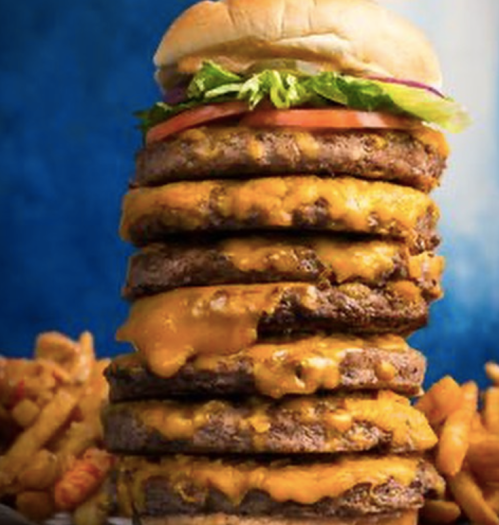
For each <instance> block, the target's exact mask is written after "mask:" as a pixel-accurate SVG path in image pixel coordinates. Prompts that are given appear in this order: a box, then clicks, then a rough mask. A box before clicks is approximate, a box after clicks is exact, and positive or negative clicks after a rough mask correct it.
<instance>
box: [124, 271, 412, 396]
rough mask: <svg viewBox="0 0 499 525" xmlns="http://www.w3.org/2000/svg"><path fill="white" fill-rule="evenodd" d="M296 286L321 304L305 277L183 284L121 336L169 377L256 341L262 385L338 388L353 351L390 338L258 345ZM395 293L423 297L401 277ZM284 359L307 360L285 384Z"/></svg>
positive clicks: (137, 316) (137, 310)
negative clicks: (265, 324) (261, 328)
mask: <svg viewBox="0 0 499 525" xmlns="http://www.w3.org/2000/svg"><path fill="white" fill-rule="evenodd" d="M404 283H405V284H404ZM343 286H344V288H345V290H343V291H344V292H346V293H350V288H351V287H350V288H348V287H349V286H350V285H343ZM290 287H292V289H293V292H294V293H297V294H298V295H299V296H300V300H301V302H302V304H303V305H305V307H307V308H309V309H310V310H316V309H317V305H318V298H317V296H316V294H317V289H316V288H315V287H313V286H309V285H307V284H303V283H299V284H291V285H290V284H287V285H274V284H268V285H245V286H238V285H232V286H224V287H202V288H181V289H177V290H174V291H172V292H166V293H163V294H158V295H154V296H152V297H147V298H144V299H141V300H139V301H137V302H136V303H134V305H133V306H132V309H131V312H130V315H129V318H128V320H127V321H126V323H125V324H124V325H123V326H122V327H121V328H120V329H119V330H118V333H117V339H118V340H120V341H126V342H129V343H131V344H133V345H134V346H135V348H136V349H137V350H138V351H139V352H140V353H141V354H142V355H143V356H144V357H145V359H146V362H147V364H148V366H149V368H150V369H151V371H152V372H154V373H155V374H157V375H159V376H162V377H170V376H172V375H174V374H175V373H176V372H177V371H178V370H179V369H180V368H181V367H182V366H183V365H184V364H185V363H186V362H187V361H188V360H189V359H191V358H197V357H198V356H213V355H218V356H220V355H230V354H236V353H238V352H240V351H242V350H244V349H248V348H250V350H248V351H247V353H248V355H249V356H250V357H251V358H253V359H254V368H255V375H256V377H257V381H258V386H259V387H260V388H262V390H266V391H271V392H272V394H271V395H276V396H278V395H279V393H280V391H281V390H282V391H295V392H312V391H314V389H316V388H317V387H318V386H324V387H325V388H334V386H335V385H336V384H337V383H338V380H339V369H338V365H339V362H340V361H341V360H342V358H343V356H344V353H345V352H346V351H347V350H348V351H351V350H353V349H355V348H358V349H359V348H360V349H362V348H364V347H365V344H366V342H367V343H368V344H370V343H372V341H377V342H378V343H379V342H381V341H385V340H384V339H375V340H361V339H356V338H352V337H349V336H344V337H342V336H335V337H333V338H322V337H318V338H312V339H306V340H302V341H297V342H295V343H290V344H289V343H288V344H287V345H284V346H281V347H279V348H276V346H275V345H274V344H271V345H256V346H254V345H255V343H257V338H258V333H257V329H258V322H259V320H260V319H261V317H262V316H263V315H269V314H272V313H273V312H274V310H275V308H276V307H277V305H278V304H279V303H280V302H281V299H282V297H283V294H284V293H285V291H286V290H288V289H289V288H290ZM353 289H354V288H352V290H353ZM391 293H395V294H399V295H401V299H402V300H409V301H412V300H413V299H418V298H419V297H420V295H419V294H420V291H419V289H418V288H417V287H415V285H413V283H411V282H407V283H406V282H405V281H401V282H400V283H398V285H397V283H393V284H392V285H391ZM374 344H377V343H374ZM381 344H383V343H381ZM398 344H399V345H400V343H398ZM274 356H275V357H274ZM280 360H281V361H287V364H288V365H290V364H291V361H293V362H294V363H295V365H299V366H300V373H299V374H297V372H296V371H297V368H296V366H295V367H294V371H293V372H292V375H290V374H289V373H285V374H284V375H283V374H282V373H281V374H280V378H281V380H283V382H282V384H281V385H279V386H277V385H276V381H275V377H276V376H275V375H274V374H275V373H277V372H279V370H281V371H283V367H282V365H281V364H280V362H279V361H280ZM298 375H299V376H300V377H298Z"/></svg>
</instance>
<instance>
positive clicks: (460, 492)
mask: <svg viewBox="0 0 499 525" xmlns="http://www.w3.org/2000/svg"><path fill="white" fill-rule="evenodd" d="M448 485H449V488H450V491H451V492H452V494H453V496H454V498H455V500H456V501H457V503H458V504H459V506H460V507H461V508H462V509H463V512H464V513H465V514H466V516H468V518H469V519H470V520H471V521H472V522H473V523H474V524H475V525H499V517H498V516H497V514H496V513H495V512H494V510H493V509H492V508H491V506H490V505H489V504H488V503H487V502H486V501H485V498H484V495H483V493H482V490H481V489H480V487H479V486H478V484H477V482H476V481H475V479H474V477H473V476H472V474H471V473H470V472H468V471H466V470H462V471H461V472H459V473H458V474H457V475H456V476H454V477H452V478H450V479H449V480H448Z"/></svg>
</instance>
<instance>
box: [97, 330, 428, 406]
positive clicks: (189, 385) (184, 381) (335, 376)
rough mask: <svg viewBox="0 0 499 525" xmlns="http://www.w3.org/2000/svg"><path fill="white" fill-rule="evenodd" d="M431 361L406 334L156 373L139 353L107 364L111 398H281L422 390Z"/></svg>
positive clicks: (256, 350)
mask: <svg viewBox="0 0 499 525" xmlns="http://www.w3.org/2000/svg"><path fill="white" fill-rule="evenodd" d="M425 370H426V359H425V357H424V356H423V354H421V353H420V352H418V351H416V350H413V349H412V348H410V347H409V346H408V345H407V343H406V342H405V340H404V339H403V338H401V337H397V336H392V335H385V336H375V337H363V338H358V337H355V336H351V335H346V334H341V335H340V334H337V335H333V336H328V337H327V336H315V337H305V338H301V339H295V340H292V341H285V342H284V341H282V342H277V341H273V342H271V343H267V344H262V343H261V344H256V345H253V346H250V347H248V348H245V349H244V350H242V351H240V352H237V353H235V354H232V355H220V354H216V353H215V354H212V355H205V356H203V355H201V356H198V357H195V358H193V359H191V360H189V361H188V362H187V363H186V364H185V365H184V366H182V367H181V368H180V369H179V370H178V371H177V372H176V373H175V374H174V375H173V376H171V377H159V376H157V375H155V374H153V373H152V372H151V371H150V369H149V368H148V367H147V365H146V362H145V359H144V358H143V357H142V356H141V355H140V354H139V353H137V352H135V353H133V354H127V355H123V356H120V357H117V358H115V359H114V360H113V361H112V363H111V365H110V366H109V367H108V368H107V369H106V371H105V375H106V378H107V380H108V382H109V386H110V392H109V395H110V399H111V401H112V402H118V401H127V400H128V401H133V400H141V399H166V398H171V397H178V398H182V397H188V398H190V399H191V398H193V397H202V398H205V397H224V396H229V397H233V396H245V395H246V396H247V395H255V394H261V395H265V396H269V397H273V398H280V397H282V396H284V395H287V394H314V393H316V392H318V391H324V392H325V391H334V390H337V389H341V390H344V391H356V390H371V389H374V390H380V389H390V390H393V391H395V392H399V393H402V394H405V395H412V394H416V393H418V392H419V390H420V388H421V384H422V382H423V379H424V374H425Z"/></svg>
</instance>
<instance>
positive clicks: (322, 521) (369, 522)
mask: <svg viewBox="0 0 499 525" xmlns="http://www.w3.org/2000/svg"><path fill="white" fill-rule="evenodd" d="M135 519H136V522H137V525H418V512H417V511H415V510H409V511H396V512H390V513H386V514H372V515H363V516H361V517H359V516H343V517H341V518H332V517H326V518H323V517H318V516H314V517H311V518H305V519H304V518H293V517H289V516H288V517H282V516H270V517H269V516H237V515H234V514H223V513H221V512H218V513H215V514H194V515H185V514H184V515H182V514H170V515H165V516H161V517H155V518H154V517H150V516H149V517H148V516H146V517H142V518H141V517H135Z"/></svg>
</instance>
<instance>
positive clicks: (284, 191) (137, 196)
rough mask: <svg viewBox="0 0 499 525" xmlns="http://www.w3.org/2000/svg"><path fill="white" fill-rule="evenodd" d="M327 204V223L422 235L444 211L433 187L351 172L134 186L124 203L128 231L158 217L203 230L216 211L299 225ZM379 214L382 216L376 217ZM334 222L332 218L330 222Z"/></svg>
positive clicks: (247, 220) (243, 219)
mask: <svg viewBox="0 0 499 525" xmlns="http://www.w3.org/2000/svg"><path fill="white" fill-rule="evenodd" d="M317 203H320V205H321V209H320V213H321V215H322V214H323V215H324V219H325V220H324V223H325V226H324V228H325V229H328V230H334V231H353V232H363V233H378V234H381V235H394V234H397V235H398V236H399V237H403V238H407V239H408V240H410V241H415V240H416V238H417V229H418V226H419V223H420V221H421V220H423V219H424V218H425V217H426V216H427V215H428V214H430V215H431V217H432V220H433V221H435V222H436V220H437V218H438V209H437V207H436V205H435V203H434V202H433V201H432V200H431V199H430V197H429V196H428V195H426V194H425V193H422V192H419V191H416V190H414V189H412V188H407V187H403V186H399V185H396V184H389V183H386V182H367V181H364V180H359V179H354V178H351V177H338V178H334V179H320V178H318V177H314V176H308V177H268V178H263V179H253V180H247V181H233V180H231V181H201V182H178V183H173V184H167V185H165V186H160V187H154V188H137V189H133V190H130V191H129V192H128V193H127V194H126V195H125V198H124V201H123V214H122V221H121V228H120V232H121V236H122V238H123V239H124V240H127V241H131V240H132V238H131V230H132V229H133V228H134V226H135V225H136V224H137V223H141V222H142V221H144V220H147V218H148V217H151V216H153V215H154V217H155V220H159V221H160V222H161V224H162V225H163V226H164V227H165V228H166V229H167V230H168V229H172V228H173V229H179V230H189V231H193V230H203V229H206V228H207V227H208V226H209V225H210V224H211V222H212V221H213V216H215V217H220V218H222V219H225V220H232V221H237V222H238V223H240V224H244V225H246V224H252V223H254V218H255V214H257V215H258V216H259V218H260V220H261V222H262V225H264V226H265V227H268V228H285V227H291V226H293V225H294V221H295V215H296V213H298V212H307V211H308V210H310V209H313V207H314V206H317ZM373 219H375V220H373ZM326 221H327V223H326Z"/></svg>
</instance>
